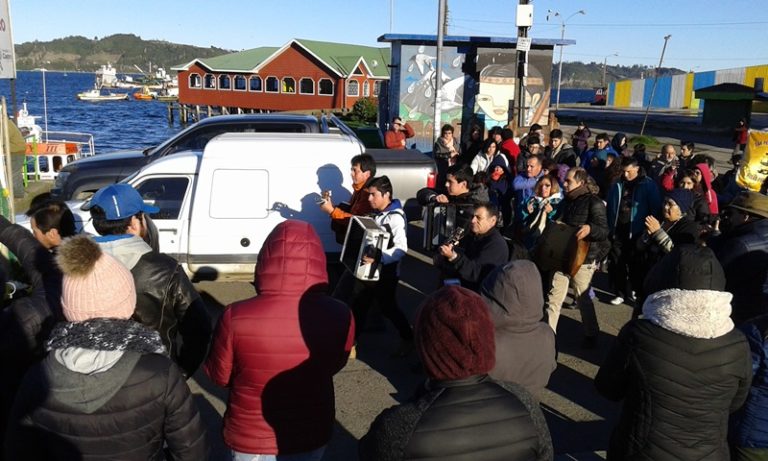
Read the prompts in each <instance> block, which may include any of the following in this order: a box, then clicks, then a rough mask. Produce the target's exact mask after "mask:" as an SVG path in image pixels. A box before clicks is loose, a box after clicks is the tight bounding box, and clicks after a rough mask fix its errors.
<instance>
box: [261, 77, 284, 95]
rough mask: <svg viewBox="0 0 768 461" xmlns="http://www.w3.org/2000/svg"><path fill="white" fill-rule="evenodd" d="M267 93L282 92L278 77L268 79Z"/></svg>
mask: <svg viewBox="0 0 768 461" xmlns="http://www.w3.org/2000/svg"><path fill="white" fill-rule="evenodd" d="M264 91H266V92H267V93H277V92H279V91H280V80H278V79H277V77H267V87H266V88H265V90H264Z"/></svg>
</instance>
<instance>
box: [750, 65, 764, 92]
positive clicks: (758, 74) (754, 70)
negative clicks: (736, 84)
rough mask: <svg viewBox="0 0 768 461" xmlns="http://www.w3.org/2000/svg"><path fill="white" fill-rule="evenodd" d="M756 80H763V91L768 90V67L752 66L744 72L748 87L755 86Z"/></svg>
mask: <svg viewBox="0 0 768 461" xmlns="http://www.w3.org/2000/svg"><path fill="white" fill-rule="evenodd" d="M756 78H762V79H763V84H764V85H765V86H764V87H763V91H766V90H768V65H765V66H750V67H747V68H746V69H745V71H744V84H745V85H747V86H753V85H754V84H755V79H756Z"/></svg>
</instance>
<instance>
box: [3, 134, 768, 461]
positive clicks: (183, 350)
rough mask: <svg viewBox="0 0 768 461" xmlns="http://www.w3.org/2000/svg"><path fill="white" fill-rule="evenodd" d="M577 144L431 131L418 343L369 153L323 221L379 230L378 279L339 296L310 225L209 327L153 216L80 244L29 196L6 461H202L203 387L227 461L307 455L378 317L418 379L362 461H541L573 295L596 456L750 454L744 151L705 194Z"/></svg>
mask: <svg viewBox="0 0 768 461" xmlns="http://www.w3.org/2000/svg"><path fill="white" fill-rule="evenodd" d="M411 133H412V130H411V129H410V128H409V127H408V126H407V124H406V123H403V122H402V120H400V119H395V120H393V129H392V134H390V133H388V136H387V143H388V145H390V144H391V147H392V148H404V147H405V140H406V139H407V138H408V137H410V136H409V134H411ZM592 137H593V135H592V132H591V131H590V129H589V128H588V127H587V126H586V124H584V123H580V124H579V126H578V128H577V130H576V131H575V133H574V134H573V136H572V137H571V138H570V140H569V139H568V138H567V137H566V134H565V133H564V132H563V131H562V130H559V129H554V130H552V131H551V132H549V133H548V134H546V133H544V130H543V129H542V127H540V126H538V125H534V126H532V127H531V128H530V130H529V132H528V133H526V134H525V135H524V136H523V137H522V138H521V139H520V140H519V141H518V142H516V141H515V137H514V135H513V132H512V131H511V130H509V129H503V128H501V127H497V128H494V129H492V130H490V131H489V132H488V135H487V136H483V130H482V129H481V128H479V127H472V129H470V131H469V133H468V136H467V139H466V140H465V141H464V142H460V141H459V140H458V139H456V138H454V129H453V127H451V126H450V125H446V126H444V127H442V130H441V137H440V138H439V139H438V140H437V142H436V143H435V149H434V156H435V160H436V162H437V164H438V170H439V177H440V178H441V181H440V184H439V186H440V187H438V188H436V189H424V190H422V191H420V192H419V194H418V197H417V198H418V200H419V201H420V202H421V203H422V205H424V207H425V219H426V220H431V219H439V218H438V217H439V216H440V210H448V209H450V210H452V211H454V212H455V213H454V214H452V216H454V217H455V222H454V224H455V229H454V231H455V230H456V229H460V230H461V231H462V232H452V234H451V235H450V236H449V235H442V237H440V236H439V235H438V237H439V238H438V240H439V241H438V242H437V243H436V245H435V250H434V254H433V262H434V266H435V268H436V270H437V271H438V272H439V281H436V283H435V285H434V291H433V292H432V293H430V294H428V295H427V296H426V298H425V300H424V301H423V302H422V303H421V305H420V306H419V308H418V311H417V312H416V316H415V322H413V324H411V322H410V321H409V319H408V316H406V315H405V313H404V312H403V310H401V308H400V306H398V303H397V297H396V291H397V288H398V285H399V280H400V265H401V263H402V261H403V259H404V258H405V256H406V254H407V252H408V248H409V242H408V238H407V228H408V220H407V218H406V215H405V213H404V211H403V208H402V205H401V203H400V201H399V200H398V199H397V198H396V197H397V196H396V193H397V191H396V190H394V189H393V186H392V182H391V181H390V180H389V178H388V177H387V176H377V175H376V164H375V162H374V160H373V158H372V157H371V156H370V155H366V154H362V155H358V156H355V157H353V158H352V159H351V161H350V176H351V179H352V183H353V194H352V196H351V199H350V201H349V202H348V203H336V204H334V203H333V202H332V200H331V198H330V197H326V198H325V200H323V201H321V202H320V203H319V204H318V206H319V209H320V210H321V211H322V212H324V213H327V214H328V215H329V226H330V228H331V229H332V230H333V231H334V232H335V234H336V239H337V241H339V242H343V241H344V236H345V234H346V233H347V230H348V228H349V227H350V221H351V220H352V218H354V217H368V218H370V219H372V221H373V222H374V223H375V224H376V226H378V228H379V229H382V230H383V231H384V232H386V234H387V237H388V238H387V242H388V244H387V245H385V246H384V247H382V248H378V249H376V248H373V249H366V251H363V252H362V255H363V256H362V257H361V259H360V261H359V264H361V265H366V266H370V267H371V268H372V270H375V272H376V274H377V277H375V278H374V279H365V280H363V279H360V278H358V277H356V275H355V271H354V270H352V268H349V267H347V268H346V269H345V270H344V272H343V274H341V276H340V277H339V280H338V283H336V284H335V286H333V287H332V286H331V284H330V280H331V278H330V277H329V270H328V267H329V264H328V261H326V254H325V251H324V248H323V245H322V243H321V241H320V238H319V237H318V234H317V232H316V230H315V229H314V228H313V227H312V226H311V225H309V224H308V223H305V222H301V221H295V220H287V221H284V222H282V223H280V224H279V225H277V226H276V227H275V228H274V229H273V230H272V232H271V233H270V234H269V236H268V237H267V238H266V240H265V241H264V243H263V246H262V248H261V250H260V252H259V254H258V261H257V264H256V269H255V273H254V281H253V282H254V287H255V289H256V293H257V295H256V296H255V297H253V298H250V299H245V300H242V301H239V302H236V303H234V304H232V305H230V306H228V307H227V308H226V309H225V310H224V311H223V312H222V313H221V316H220V318H219V320H218V323H217V325H216V328H215V330H214V329H213V328H212V323H213V322H212V320H211V316H210V314H209V313H208V310H207V308H206V306H205V304H204V302H203V301H202V299H201V298H200V296H199V295H198V294H197V292H196V291H195V289H194V287H193V285H192V283H191V282H190V280H189V279H188V278H187V276H186V275H185V273H184V271H183V269H182V268H181V266H180V265H179V264H178V263H177V262H176V261H175V260H173V259H172V258H171V257H169V256H167V255H164V254H162V253H160V252H159V251H158V249H157V248H156V246H155V247H153V245H152V244H153V241H152V238H151V233H152V232H151V228H152V226H153V224H152V221H151V219H150V215H151V214H152V213H156V212H157V211H158V209H157V208H155V207H153V206H151V205H148V204H146V203H145V202H144V201H143V200H142V198H141V196H140V195H139V193H138V192H137V191H136V190H135V189H133V188H132V187H131V186H129V185H125V184H116V185H110V186H106V187H104V188H102V189H101V190H99V191H98V192H97V193H96V194H95V195H94V196H93V198H92V199H91V200H90V202H89V204H88V209H89V210H90V214H91V217H92V220H93V224H94V228H95V229H96V231H97V233H98V234H99V235H97V236H87V235H76V233H75V225H74V224H75V223H74V219H73V216H72V213H71V212H70V210H69V209H68V208H67V207H66V204H64V203H62V202H58V201H56V200H54V199H52V198H51V197H48V196H41V197H39V198H37V199H36V200H35V201H33V203H32V205H31V207H30V210H29V212H28V214H29V216H30V221H31V228H32V232H29V231H27V230H26V229H24V228H22V227H20V226H18V225H15V224H11V223H10V222H8V221H7V220H6V219H5V218H2V217H0V243H3V244H4V245H6V246H7V247H8V248H9V249H10V251H11V252H12V253H13V254H14V255H15V256H16V257H17V258H18V261H19V263H20V266H21V269H22V270H23V273H24V277H25V278H26V281H27V282H28V284H29V288H27V289H24V290H22V289H21V288H19V291H23V292H24V295H23V296H20V293H15V292H13V293H11V291H13V290H15V289H16V287H17V286H20V285H16V284H6V285H7V287H10V288H13V290H9V289H6V299H5V300H4V308H3V310H2V311H1V312H2V316H0V357H2V360H3V364H4V370H5V375H4V379H3V380H0V383H1V384H0V430H2V436H3V440H4V449H3V457H4V459H8V460H15V459H32V460H38V459H40V460H43V459H45V460H57V459H58V460H72V459H126V460H134V459H135V460H147V459H153V460H154V459H179V460H200V459H207V457H208V456H209V451H210V441H209V435H208V431H210V430H211V428H210V427H205V425H204V424H203V421H202V419H201V416H200V413H199V409H198V408H197V405H196V403H195V400H194V398H193V397H192V395H191V392H190V390H189V387H188V385H187V384H186V379H188V378H189V377H190V376H192V374H194V373H195V371H196V370H197V369H198V368H199V367H202V369H203V371H204V372H205V374H206V375H207V376H208V377H209V378H210V380H211V381H212V382H213V383H214V384H216V385H218V386H221V387H224V388H227V389H228V390H229V397H228V401H227V409H226V412H225V414H224V419H223V423H224V424H223V436H224V442H225V443H226V445H227V447H228V448H229V450H230V453H229V459H233V460H254V459H258V460H266V461H269V460H288V459H290V460H294V461H296V460H313V461H317V460H320V459H322V458H323V457H324V455H325V454H326V448H327V446H328V444H329V442H330V441H331V439H332V436H333V428H334V422H335V411H336V410H335V395H334V383H333V376H334V375H335V374H336V373H338V372H339V371H340V370H341V369H342V368H343V367H344V366H345V364H346V363H347V361H348V360H349V359H350V357H354V354H355V350H356V347H357V345H358V340H360V339H361V338H362V335H363V334H364V333H365V331H366V329H365V328H366V324H367V323H368V317H369V314H370V312H371V311H372V310H376V311H378V312H380V313H381V314H382V315H383V316H384V317H385V318H387V319H388V320H389V321H390V322H391V323H392V324H393V326H394V327H395V329H396V331H397V334H398V336H399V343H398V344H397V347H396V348H393V353H392V356H393V357H396V358H397V357H405V356H409V355H410V354H412V353H413V352H414V351H415V353H416V354H417V356H418V358H419V362H420V364H421V369H422V370H423V372H424V374H425V375H426V380H425V381H424V383H423V385H422V386H421V387H420V389H419V390H418V392H417V394H416V395H415V396H414V397H413V399H412V400H410V401H408V402H406V403H403V404H401V405H398V406H395V407H393V408H390V409H387V410H385V411H384V412H382V413H381V414H380V415H379V416H378V417H377V418H376V419H375V421H373V423H372V424H371V427H370V429H369V431H368V433H367V434H366V435H365V436H364V437H363V438H362V439H361V441H360V444H359V455H360V458H361V459H363V460H404V459H456V460H463V459H467V460H470V459H471V460H513V461H514V460H530V459H536V460H551V459H553V456H554V452H553V445H552V437H551V435H550V432H549V429H548V427H547V423H546V420H545V418H544V416H543V413H542V410H541V408H540V404H539V399H540V398H541V397H542V394H543V391H544V389H545V388H546V387H547V386H548V383H549V380H550V376H551V374H552V372H553V371H554V370H555V368H556V366H557V350H558V328H561V329H562V328H564V326H563V325H562V324H561V325H559V323H560V322H559V319H560V316H561V311H562V309H563V307H566V306H568V305H567V304H566V299H567V298H568V295H569V293H571V294H572V298H573V302H572V305H570V306H569V307H573V308H576V309H578V310H579V311H580V314H581V323H582V328H583V341H582V343H581V346H582V347H584V348H593V349H594V348H597V347H601V348H603V349H604V350H606V351H607V356H606V359H605V361H604V363H603V364H602V365H601V367H600V369H599V371H598V373H597V376H596V378H595V386H596V390H597V392H599V393H600V394H601V395H603V396H604V397H606V398H608V399H612V400H617V401H622V402H623V408H622V412H621V415H620V419H619V422H618V425H617V427H616V428H615V429H614V431H613V434H612V436H611V441H610V445H609V447H608V458H609V459H610V460H627V459H654V460H664V459H670V460H672V459H674V460H699V459H713V460H715V459H716V460H724V459H731V458H732V459H737V460H753V459H766V457H768V417H767V416H766V415H768V384H766V379H768V341H767V340H766V338H767V337H768V336H767V335H768V314H766V302H767V301H768V291H767V290H766V288H765V287H766V286H768V283H767V282H768V278H767V277H768V196H765V195H762V194H759V193H756V192H748V191H743V190H740V188H739V186H738V184H737V183H736V181H735V174H734V171H735V170H736V168H738V164H739V161H740V155H741V152H740V151H737V152H735V154H734V156H733V158H732V164H733V166H734V169H733V170H732V171H731V172H729V173H725V174H718V173H717V171H716V169H715V168H714V160H713V159H712V158H711V157H709V156H707V155H702V154H698V153H696V151H695V149H696V146H695V145H694V144H693V143H691V142H683V143H681V145H680V147H679V152H678V148H677V146H674V145H665V146H663V147H662V149H661V152H660V154H659V155H658V156H656V157H653V158H651V156H650V155H649V153H648V152H647V151H646V149H645V146H643V145H635V146H630V145H629V143H628V141H629V140H628V137H627V135H625V134H624V133H617V134H616V135H614V136H613V137H610V136H608V135H607V134H605V133H598V134H597V135H595V136H594V143H593V146H592V147H590V146H589V142H590V140H591V139H592ZM569 141H570V142H569ZM445 230H447V228H446V229H445ZM369 250H372V251H369ZM600 270H608V272H609V274H610V277H608V278H609V279H610V284H611V286H610V287H605V288H606V289H607V290H608V291H609V292H612V294H613V299H611V300H610V302H611V303H612V304H622V303H627V304H629V305H631V306H632V307H633V308H634V314H633V318H632V320H630V321H629V322H628V323H627V324H626V325H624V327H623V328H622V329H621V331H620V333H619V335H618V337H617V338H616V340H615V341H614V342H613V343H612V344H607V343H603V344H601V342H600V336H599V333H600V325H599V322H598V318H597V315H596V313H595V298H596V294H595V292H594V290H593V289H592V280H593V277H594V275H595V273H597V272H598V271H600ZM0 275H1V276H2V278H3V281H4V280H5V279H10V278H11V277H12V275H13V276H14V277H15V275H14V274H12V273H11V272H10V270H8V269H7V268H4V269H3V270H2V271H0ZM359 345H360V347H365V346H364V345H365V343H364V342H361V343H360V344H359Z"/></svg>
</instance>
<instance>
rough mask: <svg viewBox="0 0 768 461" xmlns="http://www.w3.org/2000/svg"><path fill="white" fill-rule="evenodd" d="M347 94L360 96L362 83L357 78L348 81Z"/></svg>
mask: <svg viewBox="0 0 768 461" xmlns="http://www.w3.org/2000/svg"><path fill="white" fill-rule="evenodd" d="M347 96H360V83H358V81H357V80H350V81H348V82H347Z"/></svg>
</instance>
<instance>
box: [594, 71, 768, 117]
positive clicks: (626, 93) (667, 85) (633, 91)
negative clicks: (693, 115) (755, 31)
mask: <svg viewBox="0 0 768 461" xmlns="http://www.w3.org/2000/svg"><path fill="white" fill-rule="evenodd" d="M755 78H763V79H764V81H765V83H764V84H765V88H764V90H763V91H768V64H766V65H761V66H750V67H739V68H735V69H722V70H717V71H707V72H697V73H688V74H681V75H674V76H666V77H661V78H659V81H658V84H657V86H656V93H655V94H654V96H653V105H652V107H655V108H672V109H684V108H689V109H703V108H704V104H703V101H700V100H698V99H696V98H695V97H694V96H695V95H694V92H695V91H696V90H697V89H699V88H705V87H708V86H712V85H718V84H720V83H739V84H742V85H747V86H754V84H755ZM652 87H653V79H652V78H650V79H636V80H621V81H618V82H614V83H610V84H609V86H608V88H609V93H608V105H609V106H614V107H645V105H646V104H648V99H649V98H650V96H651V88H652Z"/></svg>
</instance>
